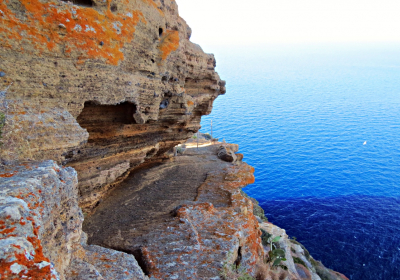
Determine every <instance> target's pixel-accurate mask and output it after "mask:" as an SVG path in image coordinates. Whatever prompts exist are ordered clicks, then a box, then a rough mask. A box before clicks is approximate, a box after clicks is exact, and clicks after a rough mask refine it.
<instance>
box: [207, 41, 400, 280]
mask: <svg viewBox="0 0 400 280" xmlns="http://www.w3.org/2000/svg"><path fill="white" fill-rule="evenodd" d="M205 51H212V52H214V54H215V56H216V59H217V71H218V72H219V74H220V76H221V78H223V79H224V80H226V82H227V93H226V95H223V96H220V97H218V99H217V100H216V101H215V103H214V109H213V111H212V113H211V114H210V115H209V116H205V117H203V118H202V129H201V131H202V132H210V121H211V120H212V121H213V136H214V137H216V138H219V139H220V140H222V139H225V140H226V141H227V142H231V143H237V144H239V145H240V152H241V153H243V154H244V160H245V161H246V162H247V163H249V164H250V165H252V166H254V167H255V170H256V171H255V177H256V182H255V183H254V184H253V185H250V186H248V187H246V188H245V189H244V191H245V192H246V193H247V194H249V195H250V196H252V197H254V198H256V199H257V200H258V201H259V202H260V205H261V206H262V207H263V209H264V210H265V213H266V216H267V217H268V219H269V221H271V222H273V223H274V224H276V225H278V226H280V227H282V228H284V229H286V231H287V234H288V235H289V236H295V237H297V240H298V241H300V242H301V243H303V244H304V245H305V246H306V248H307V249H308V250H309V251H310V253H311V255H312V256H313V257H314V258H315V259H318V260H321V261H322V262H323V263H324V264H325V265H326V266H327V267H329V268H332V269H334V270H337V271H339V272H341V273H343V274H345V275H346V276H347V277H349V278H350V279H356V280H381V279H382V280H392V279H400V114H399V113H400V45H396V44H386V45H383V44H381V45H379V44H374V45H373V44H325V45H323V44H320V45H298V46H262V47H261V46H259V47H225V48H224V47H214V49H212V48H209V49H206V50H205Z"/></svg>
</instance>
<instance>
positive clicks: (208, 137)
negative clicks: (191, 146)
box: [203, 133, 211, 140]
mask: <svg viewBox="0 0 400 280" xmlns="http://www.w3.org/2000/svg"><path fill="white" fill-rule="evenodd" d="M203 136H204V138H206V139H207V140H211V135H210V133H204V134H203Z"/></svg>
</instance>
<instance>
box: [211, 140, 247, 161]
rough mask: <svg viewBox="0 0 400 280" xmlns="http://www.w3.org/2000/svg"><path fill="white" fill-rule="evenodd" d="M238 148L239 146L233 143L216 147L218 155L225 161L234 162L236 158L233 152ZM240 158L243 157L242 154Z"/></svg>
mask: <svg viewBox="0 0 400 280" xmlns="http://www.w3.org/2000/svg"><path fill="white" fill-rule="evenodd" d="M238 150H239V147H238V146H237V145H234V144H229V145H226V144H224V145H221V146H220V147H219V149H218V153H217V154H218V157H219V158H220V159H222V160H224V161H227V162H235V161H237V160H238V158H237V155H236V154H235V152H237V151H238ZM239 158H240V160H241V159H243V155H241V156H239Z"/></svg>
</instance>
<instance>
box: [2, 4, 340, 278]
mask: <svg viewBox="0 0 400 280" xmlns="http://www.w3.org/2000/svg"><path fill="white" fill-rule="evenodd" d="M190 34H191V30H190V28H189V27H188V26H187V24H186V23H185V21H184V20H183V19H182V18H180V17H179V15H178V11H177V4H176V2H175V1H173V0H117V1H115V0H104V1H99V0H74V1H72V2H70V1H60V0H0V58H1V59H0V137H1V139H0V140H1V146H0V148H1V151H0V159H1V162H0V169H1V170H0V275H1V278H2V279H23V278H24V279H25V278H26V279H77V280H78V279H149V278H150V279H219V278H225V279H235V277H239V276H240V275H239V274H240V273H242V274H243V275H249V274H250V275H253V276H256V275H257V274H259V273H261V272H260V271H261V270H262V269H269V267H270V266H271V265H267V264H265V263H263V260H265V258H266V252H267V251H268V250H270V249H271V248H269V249H268V247H266V246H263V245H262V241H261V238H262V234H263V233H262V231H261V229H262V228H264V230H269V231H271V232H272V231H273V230H272V229H269V228H268V225H265V224H260V223H261V220H260V218H257V217H256V215H254V213H253V204H252V200H250V199H249V198H247V197H245V196H243V195H242V192H240V188H242V187H244V186H245V185H246V184H249V183H251V182H253V180H254V177H253V174H252V173H253V169H252V168H251V167H250V166H248V165H247V164H245V163H243V162H241V159H242V158H243V155H240V154H235V152H237V150H238V147H237V145H224V147H222V148H221V147H220V144H216V145H210V146H209V147H207V148H204V150H201V149H200V150H195V151H192V152H190V151H187V153H185V154H184V155H182V150H180V152H179V153H178V156H175V157H172V156H171V154H170V153H168V151H169V150H170V149H171V148H173V147H175V146H176V145H177V144H181V143H183V142H185V141H186V139H188V138H190V137H191V136H192V135H193V133H195V132H196V131H197V130H198V129H199V127H200V118H201V116H202V115H204V114H208V113H210V112H211V108H212V103H213V101H214V100H215V98H216V97H217V96H218V95H220V94H223V93H225V87H224V86H225V82H224V81H221V80H220V78H219V76H218V74H217V73H216V72H215V70H214V69H215V59H214V57H213V55H209V54H205V53H204V52H203V51H202V50H201V48H200V47H199V46H197V45H195V44H193V43H191V42H190V41H189V39H190ZM217 154H218V155H219V158H218V156H217ZM220 158H222V159H224V160H228V161H229V162H226V161H222V160H221V159H220ZM82 210H83V212H84V213H85V215H86V218H85V221H84V219H83V217H84V214H83V212H82ZM257 213H258V212H257ZM83 221H84V222H83ZM82 227H83V229H84V231H85V232H87V234H88V235H86V234H85V233H84V232H83V231H82ZM282 235H283V233H282ZM285 242H286V241H285ZM287 242H288V241H287ZM287 242H286V243H287ZM88 243H89V244H88ZM286 243H283V244H282V245H281V246H283V247H284V246H287V245H285V244H286ZM299 246H300V245H299ZM288 248H289V247H288ZM301 248H302V247H301V246H300V249H301ZM300 249H299V248H297V249H296V248H295V249H293V250H297V251H295V252H296V253H295V254H296V256H297V257H298V258H301V254H302V251H301V250H300ZM286 252H287V251H286ZM291 256H292V255H291V254H287V258H288V263H287V265H288V269H289V272H285V271H276V270H274V272H271V273H266V274H264V276H265V277H263V276H260V277H262V278H258V279H272V278H271V277H278V278H279V279H318V278H317V276H315V275H317V274H315V273H314V272H315V269H314V270H312V267H315V266H314V265H313V264H311V265H310V267H309V268H306V267H305V266H307V265H308V263H305V265H303V267H300V265H302V264H299V265H298V266H295V265H294V264H293V261H292V263H290V258H291ZM309 262H310V261H309ZM290 264H293V265H290ZM260 266H261V268H260ZM298 267H300V270H299V269H298ZM321 267H322V266H321ZM239 268H240V269H239ZM307 269H311V271H312V272H313V273H314V274H312V273H311V272H309V273H308V274H307V271H308V270H307ZM320 269H322V268H320ZM299 271H302V273H303V274H301V273H300V272H299ZM324 271H325V270H324ZM304 275H306V276H304ZM309 275H313V276H312V277H313V278H307V277H308V276H309ZM326 275H333V274H331V273H330V272H329V271H328V272H327V274H326ZM231 276H232V277H231ZM303 276H304V277H303ZM268 277H269V278H268ZM310 277H311V276H310ZM335 277H336V276H335ZM338 277H339V276H338ZM340 277H341V276H340ZM340 277H339V278H326V279H344V278H340Z"/></svg>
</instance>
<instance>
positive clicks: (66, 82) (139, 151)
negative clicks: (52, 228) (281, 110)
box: [0, 0, 225, 209]
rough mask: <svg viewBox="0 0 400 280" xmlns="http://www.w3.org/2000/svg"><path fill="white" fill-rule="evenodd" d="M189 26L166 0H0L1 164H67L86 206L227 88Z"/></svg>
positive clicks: (178, 136) (179, 136) (182, 134)
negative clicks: (30, 161) (192, 37)
mask: <svg viewBox="0 0 400 280" xmlns="http://www.w3.org/2000/svg"><path fill="white" fill-rule="evenodd" d="M190 34H191V30H190V28H189V27H188V26H187V24H186V23H185V21H184V20H183V19H182V18H180V17H179V15H178V10H177V4H176V2H175V1H173V0H162V1H161V0H156V1H152V0H124V1H115V0H107V1H97V0H76V1H73V3H71V2H68V1H67V2H64V1H51V0H49V1H46V0H29V1H28V0H0V57H1V59H0V71H2V72H3V73H4V77H2V78H1V81H0V90H3V91H4V92H5V93H4V94H2V95H1V96H0V98H1V100H0V103H1V104H2V111H3V112H5V115H6V122H5V126H4V128H3V133H2V136H3V139H2V142H3V145H2V150H1V152H0V156H1V159H2V161H3V163H10V162H13V161H18V160H26V159H34V160H47V159H52V160H55V161H57V162H58V163H59V164H68V165H69V166H71V167H73V168H75V170H76V171H77V172H78V178H79V188H80V190H79V193H80V201H79V203H80V205H81V206H82V207H83V208H84V209H91V208H92V207H93V206H94V205H96V203H97V202H98V200H99V199H100V198H101V197H102V196H103V195H104V194H105V193H107V191H108V190H109V189H110V188H112V187H113V186H114V184H115V182H116V181H119V180H120V179H122V178H124V176H125V175H126V174H127V173H129V171H130V170H131V169H133V168H134V167H136V166H137V165H139V164H140V163H142V162H144V161H146V160H147V159H149V158H151V157H153V156H156V155H161V154H163V153H164V152H166V151H167V150H169V149H170V148H172V147H174V146H175V145H176V144H179V143H181V142H183V141H185V140H186V139H187V138H189V137H190V136H191V135H192V134H193V133H194V132H196V131H197V130H198V129H199V127H200V125H199V122H200V117H201V115H204V114H208V113H210V112H211V108H212V103H213V101H214V99H215V98H216V97H217V96H218V95H219V94H222V93H224V92H225V87H224V85H225V83H224V82H223V81H221V80H220V78H219V76H218V74H217V73H216V72H215V71H214V67H215V59H214V56H213V55H208V54H205V53H204V52H203V51H202V50H201V48H200V47H199V46H197V45H195V44H193V43H191V42H190V41H189V38H190ZM8 86H10V87H9V88H8V90H7V91H5V89H6V88H7V87H8Z"/></svg>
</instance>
